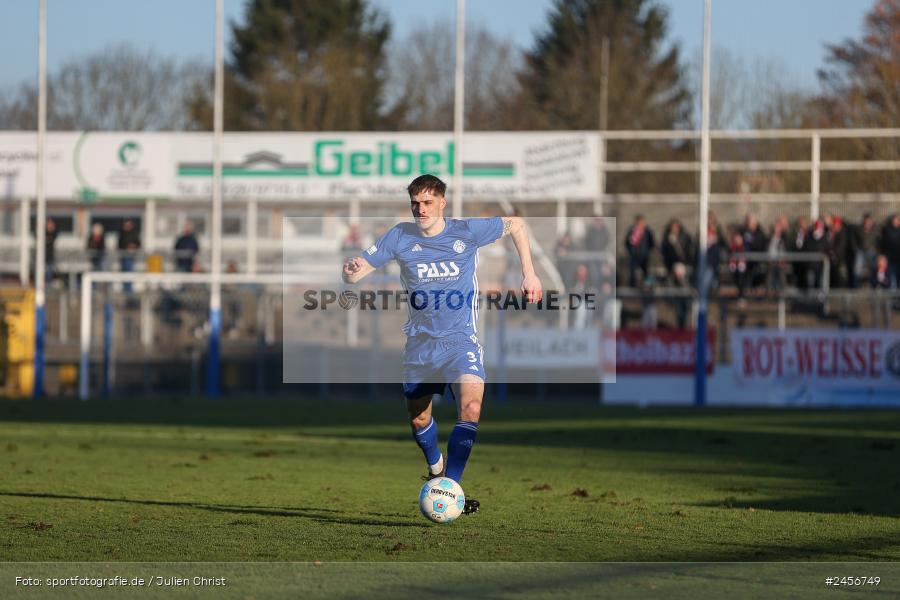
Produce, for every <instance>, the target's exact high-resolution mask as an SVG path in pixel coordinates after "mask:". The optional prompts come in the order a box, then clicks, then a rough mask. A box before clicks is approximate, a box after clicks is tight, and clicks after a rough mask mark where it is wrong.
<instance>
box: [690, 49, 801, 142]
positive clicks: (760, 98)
mask: <svg viewBox="0 0 900 600" xmlns="http://www.w3.org/2000/svg"><path fill="white" fill-rule="evenodd" d="M691 79H692V85H693V87H694V88H695V89H699V88H700V54H699V52H698V53H697V55H696V56H695V58H694V60H693V61H691ZM797 80H798V77H797V76H796V74H794V73H792V72H791V71H790V69H789V68H788V67H787V65H785V64H784V63H783V62H782V61H780V60H778V59H773V58H763V57H754V58H753V59H749V60H748V59H746V58H744V57H741V56H737V55H735V54H734V53H733V52H731V51H730V50H728V49H726V48H721V47H716V48H715V49H714V50H713V53H712V64H711V73H710V94H709V104H710V107H709V108H710V126H711V127H712V128H713V129H747V128H754V129H777V128H785V127H800V126H802V125H803V124H804V122H805V121H806V114H807V105H808V102H809V100H810V98H811V96H812V91H810V90H806V89H804V88H803V87H802V86H801V85H799V84H797V83H796V82H797Z"/></svg>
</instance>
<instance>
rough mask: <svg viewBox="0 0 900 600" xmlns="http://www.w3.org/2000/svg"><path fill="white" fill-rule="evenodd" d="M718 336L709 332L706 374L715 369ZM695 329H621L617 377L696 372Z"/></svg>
mask: <svg viewBox="0 0 900 600" xmlns="http://www.w3.org/2000/svg"><path fill="white" fill-rule="evenodd" d="M715 342H716V332H715V330H714V329H709V330H708V331H707V337H706V348H707V351H706V372H707V373H712V371H713V367H714V365H715V355H716V353H715V348H716V343H715ZM696 351H697V341H696V332H695V331H694V330H693V329H657V330H648V329H620V330H619V331H617V332H616V373H619V374H626V375H627V374H639V373H642V374H646V375H672V374H689V373H693V372H694V368H695V366H694V365H695V364H696V361H695V356H696Z"/></svg>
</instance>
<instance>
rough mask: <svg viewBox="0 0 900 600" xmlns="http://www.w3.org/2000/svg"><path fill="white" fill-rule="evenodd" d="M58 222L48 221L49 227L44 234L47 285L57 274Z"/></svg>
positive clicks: (45, 279)
mask: <svg viewBox="0 0 900 600" xmlns="http://www.w3.org/2000/svg"><path fill="white" fill-rule="evenodd" d="M58 233H59V232H58V231H57V229H56V221H54V220H53V219H49V218H48V219H47V226H46V228H45V232H44V281H46V282H47V283H49V282H51V281H53V275H54V274H55V272H56V236H57V235H58Z"/></svg>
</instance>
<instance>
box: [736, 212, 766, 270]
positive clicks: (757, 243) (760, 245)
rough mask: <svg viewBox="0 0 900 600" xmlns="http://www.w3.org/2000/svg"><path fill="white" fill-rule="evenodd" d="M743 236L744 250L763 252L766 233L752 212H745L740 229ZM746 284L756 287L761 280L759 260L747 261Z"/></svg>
mask: <svg viewBox="0 0 900 600" xmlns="http://www.w3.org/2000/svg"><path fill="white" fill-rule="evenodd" d="M741 235H742V236H743V238H744V252H765V251H766V250H767V248H768V240H767V239H766V234H765V232H764V231H763V230H762V228H761V227H760V226H759V219H757V218H756V215H754V214H753V213H749V214H747V217H746V219H745V220H744V228H743V230H742V231H741ZM746 278H747V284H748V286H749V287H756V286H757V285H759V283H760V282H761V281H762V269H761V265H760V263H759V261H757V260H748V261H747V276H746Z"/></svg>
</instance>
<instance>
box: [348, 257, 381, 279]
mask: <svg viewBox="0 0 900 600" xmlns="http://www.w3.org/2000/svg"><path fill="white" fill-rule="evenodd" d="M374 270H375V267H373V266H372V265H370V264H369V261H367V260H366V259H364V258H363V257H362V256H354V257H353V258H348V259H347V262H345V263H344V268H343V270H342V271H341V279H343V280H344V283H356V282H358V281H359V280H360V279H362V278H363V277H365V276H366V275H368V274H369V273H371V272H372V271H374Z"/></svg>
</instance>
